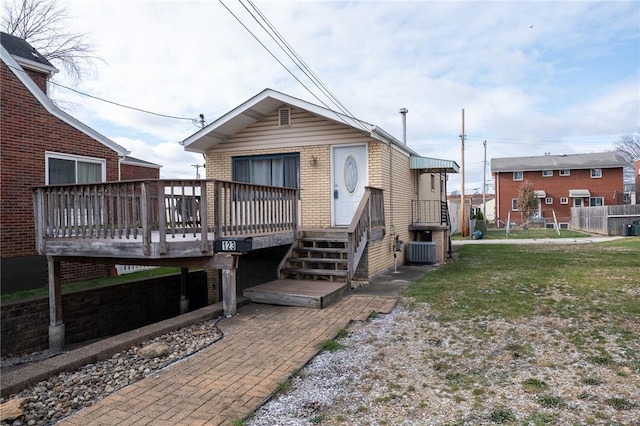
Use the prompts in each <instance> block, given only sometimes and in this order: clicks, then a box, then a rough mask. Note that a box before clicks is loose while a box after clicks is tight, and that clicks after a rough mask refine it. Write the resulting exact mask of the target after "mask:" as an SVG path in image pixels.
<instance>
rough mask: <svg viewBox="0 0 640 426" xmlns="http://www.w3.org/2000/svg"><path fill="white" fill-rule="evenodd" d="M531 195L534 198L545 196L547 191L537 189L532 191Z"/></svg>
mask: <svg viewBox="0 0 640 426" xmlns="http://www.w3.org/2000/svg"><path fill="white" fill-rule="evenodd" d="M533 195H534V196H535V197H536V198H547V193H546V192H544V190H539V191H533Z"/></svg>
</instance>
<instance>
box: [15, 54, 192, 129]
mask: <svg viewBox="0 0 640 426" xmlns="http://www.w3.org/2000/svg"><path fill="white" fill-rule="evenodd" d="M6 65H7V66H8V67H9V68H11V69H13V70H16V71H18V72H21V73H24V74H26V75H27V76H28V75H29V74H28V73H27V72H26V71H25V70H24V69H22V68H17V67H14V66H12V65H9V64H6ZM48 83H50V84H52V85H54V86H58V87H61V88H63V89H67V90H71V91H72V92H75V93H77V94H79V95H82V96H86V97H88V98H92V99H96V100H98V101H102V102H106V103H108V104H111V105H115V106H118V107H120V108H126V109H131V110H134V111H138V112H142V113H145V114H151V115H155V116H158V117H163V118H171V119H173V120H189V121H191V122H192V123H193V124H195V125H197V126H200V125H201V123H203V120H204V117H203V116H202V114H200V118H199V119H194V118H188V117H177V116H175V115H168V114H161V113H158V112H153V111H148V110H145V109H142V108H137V107H132V106H129V105H124V104H121V103H118V102H114V101H110V100H108V99H104V98H100V97H98V96H94V95H90V94H88V93H85V92H82V91H80V90H78V89H74V88H72V87H69V86H65V85H64V84H60V83H56V82H55V81H52V80H48Z"/></svg>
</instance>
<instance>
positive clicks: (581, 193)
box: [569, 189, 591, 198]
mask: <svg viewBox="0 0 640 426" xmlns="http://www.w3.org/2000/svg"><path fill="white" fill-rule="evenodd" d="M569 197H571V198H586V197H591V192H589V190H588V189H570V190H569Z"/></svg>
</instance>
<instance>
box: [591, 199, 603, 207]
mask: <svg viewBox="0 0 640 426" xmlns="http://www.w3.org/2000/svg"><path fill="white" fill-rule="evenodd" d="M589 206H591V207H600V206H604V197H591V198H589Z"/></svg>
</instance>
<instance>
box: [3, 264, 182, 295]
mask: <svg viewBox="0 0 640 426" xmlns="http://www.w3.org/2000/svg"><path fill="white" fill-rule="evenodd" d="M179 272H180V268H155V269H146V270H143V271H140V272H132V273H130V274H125V275H119V276H115V277H104V278H96V279H93V280H86V281H77V282H73V283H66V284H62V294H65V293H68V292H70V291H75V290H85V289H88V288H94V287H101V286H105V285H111V284H119V283H123V282H128V281H137V280H143V279H145V278H151V277H158V276H161V275H169V274H177V273H179ZM48 294H49V288H48V287H40V288H34V289H32V290H25V291H19V292H16V293H9V294H3V295H1V296H0V302H2V303H5V302H15V301H17V300H24V299H29V298H32V297H39V296H46V295H48Z"/></svg>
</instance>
